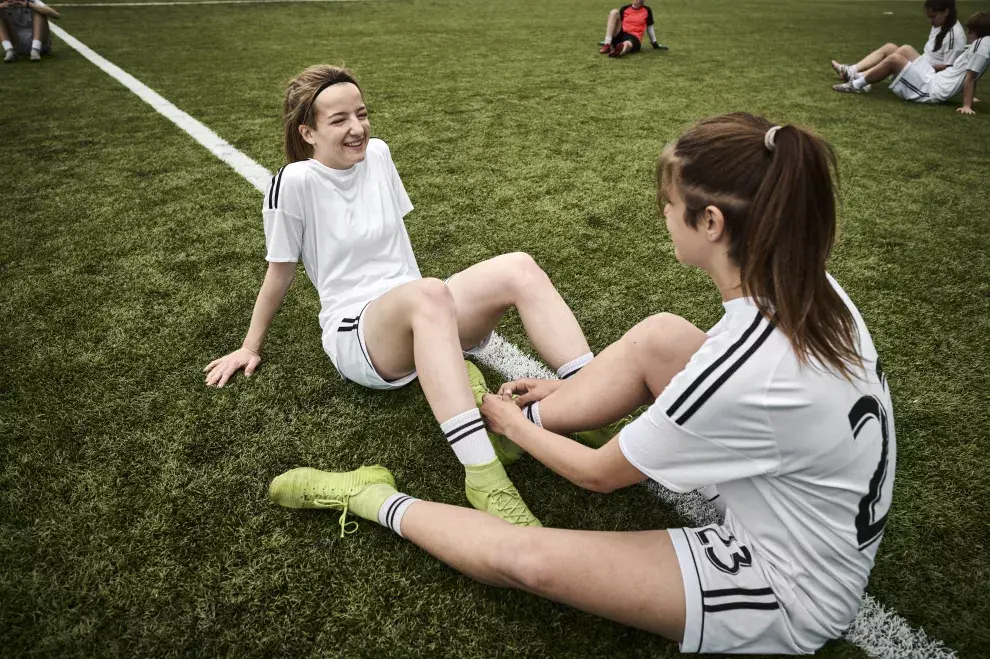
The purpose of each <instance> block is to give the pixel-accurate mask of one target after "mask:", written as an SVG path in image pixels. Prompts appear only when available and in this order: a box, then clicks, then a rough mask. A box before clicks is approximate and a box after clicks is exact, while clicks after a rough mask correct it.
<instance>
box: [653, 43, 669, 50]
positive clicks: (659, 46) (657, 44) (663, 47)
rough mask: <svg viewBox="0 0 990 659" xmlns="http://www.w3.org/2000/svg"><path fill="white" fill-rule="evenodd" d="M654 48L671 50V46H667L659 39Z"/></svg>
mask: <svg viewBox="0 0 990 659" xmlns="http://www.w3.org/2000/svg"><path fill="white" fill-rule="evenodd" d="M653 48H654V49H656V50H670V46H665V45H664V44H662V43H660V42H659V41H657V42H654V44H653Z"/></svg>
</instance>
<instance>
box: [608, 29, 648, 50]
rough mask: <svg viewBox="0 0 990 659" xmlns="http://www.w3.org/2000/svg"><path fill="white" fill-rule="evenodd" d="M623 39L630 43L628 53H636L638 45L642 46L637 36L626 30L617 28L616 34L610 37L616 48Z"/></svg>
mask: <svg viewBox="0 0 990 659" xmlns="http://www.w3.org/2000/svg"><path fill="white" fill-rule="evenodd" d="M623 41H628V42H629V43H631V44H632V50H630V51H629V52H630V53H638V52H639V48H640V46H642V44H641V43H640V41H639V38H638V37H637V36H636V35H635V34H629V33H628V32H623V31H622V30H619V32H618V34H616V35H615V36H614V37H612V45H613V46H614V47H616V48H618V47H619V44H621V43H622V42H623Z"/></svg>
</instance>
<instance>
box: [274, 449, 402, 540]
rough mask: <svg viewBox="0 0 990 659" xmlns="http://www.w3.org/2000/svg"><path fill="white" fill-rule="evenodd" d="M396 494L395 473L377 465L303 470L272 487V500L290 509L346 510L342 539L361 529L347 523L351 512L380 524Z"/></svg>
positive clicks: (342, 518)
mask: <svg viewBox="0 0 990 659" xmlns="http://www.w3.org/2000/svg"><path fill="white" fill-rule="evenodd" d="M395 492H396V489H395V479H394V478H393V477H392V474H391V473H390V472H389V471H388V469H385V468H384V467H379V466H377V465H375V466H374V467H361V468H359V469H355V470H354V471H345V472H329V471H320V470H319V469H311V468H310V467H299V468H298V469H291V470H289V471H287V472H285V473H284V474H282V475H281V476H278V477H277V478H275V480H273V481H272V484H271V485H270V486H269V487H268V495H269V496H270V497H271V500H272V501H273V502H275V503H277V504H278V505H280V506H285V507H286V508H318V509H327V510H340V511H342V512H341V515H340V537H344V535H346V534H348V533H354V531H356V530H357V522H347V521H346V517H347V512H348V510H350V511H351V512H353V513H354V514H355V515H358V516H359V517H363V518H364V519H370V520H372V521H377V519H378V509H379V508H381V504H382V503H384V501H385V499H387V498H388V497H389V496H390V495H392V494H395ZM372 499H374V500H372ZM379 499H380V500H379ZM376 502H377V506H376V505H375V503H376Z"/></svg>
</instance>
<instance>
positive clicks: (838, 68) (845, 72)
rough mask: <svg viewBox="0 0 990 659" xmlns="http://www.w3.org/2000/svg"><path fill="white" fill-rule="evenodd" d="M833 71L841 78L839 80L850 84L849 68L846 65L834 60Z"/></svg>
mask: <svg viewBox="0 0 990 659" xmlns="http://www.w3.org/2000/svg"><path fill="white" fill-rule="evenodd" d="M832 70H833V71H835V75H837V76H839V80H842V81H843V82H849V67H848V66H846V65H845V64H839V63H838V62H836V61H835V60H832Z"/></svg>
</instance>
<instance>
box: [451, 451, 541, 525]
mask: <svg viewBox="0 0 990 659" xmlns="http://www.w3.org/2000/svg"><path fill="white" fill-rule="evenodd" d="M464 469H465V471H466V472H467V476H466V478H465V481H464V493H465V494H467V499H468V501H469V502H471V505H472V506H474V507H475V508H477V509H478V510H483V511H485V512H486V513H490V514H492V515H495V517H499V518H501V519H504V520H505V521H507V522H509V523H510V524H515V525H516V526H543V524H541V523H540V520H538V519H536V516H535V515H533V513H532V512H530V510H529V508H528V507H526V502H525V501H523V500H522V496H521V495H520V494H519V490H517V489H516V486H515V485H513V484H512V481H510V480H509V477H508V476H507V475H506V474H505V467H503V466H502V463H501V462H499V461H498V460H492V461H491V462H489V463H486V464H483V465H468V466H467V467H465V468H464Z"/></svg>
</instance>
